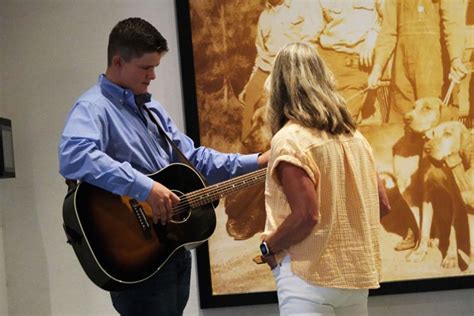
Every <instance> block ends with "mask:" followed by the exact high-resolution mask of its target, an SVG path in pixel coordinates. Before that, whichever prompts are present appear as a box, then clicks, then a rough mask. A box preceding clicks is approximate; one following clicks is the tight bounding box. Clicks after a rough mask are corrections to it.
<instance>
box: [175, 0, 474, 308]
mask: <svg viewBox="0 0 474 316" xmlns="http://www.w3.org/2000/svg"><path fill="white" fill-rule="evenodd" d="M323 2H324V1H322V2H321V3H323ZM318 3H319V2H318V1H312V2H308V1H303V0H300V1H298V0H293V1H289V0H285V1H266V0H237V1H212V0H176V10H177V21H178V34H179V48H180V56H181V71H182V83H183V89H184V102H185V109H184V110H185V117H186V131H187V134H188V135H189V136H190V137H192V138H193V140H194V141H195V142H196V144H197V145H205V146H208V147H211V148H214V149H216V150H219V151H222V152H241V153H253V152H261V151H264V150H266V149H268V147H269V141H270V138H271V135H270V134H269V132H268V126H267V125H266V123H265V100H266V99H265V88H264V86H265V81H266V79H267V78H268V74H269V72H270V70H271V58H272V56H273V57H274V55H275V54H274V53H275V52H272V51H271V50H272V49H274V50H275V49H276V47H278V45H280V46H281V45H284V43H285V41H286V42H288V41H296V40H301V41H307V42H311V43H314V45H316V47H317V48H318V52H320V54H321V56H322V57H323V59H324V60H325V62H326V63H327V65H328V67H329V68H330V69H331V70H332V72H333V73H334V77H335V79H336V82H337V88H338V89H339V90H340V91H339V92H340V93H341V95H342V96H343V97H345V99H346V102H347V105H348V107H349V109H350V110H351V113H353V112H354V109H356V112H355V115H354V117H355V118H356V119H357V120H358V126H359V130H360V131H361V132H362V133H363V134H364V136H365V137H366V138H367V139H368V140H369V142H370V143H371V145H372V147H373V150H374V155H375V158H376V160H377V168H378V171H379V172H380V174H381V176H382V178H383V180H384V183H385V185H386V188H387V191H388V193H389V199H390V202H391V204H392V212H391V213H390V214H389V215H387V216H385V217H384V218H382V219H381V230H380V231H381V232H380V242H381V256H382V283H381V287H380V288H379V289H377V290H373V291H371V292H370V293H371V295H380V294H394V293H409V292H419V291H432V290H447V289H461V288H470V287H472V286H473V285H474V264H473V262H474V256H473V251H472V250H471V249H473V248H474V247H473V245H474V212H473V208H472V207H473V205H472V198H473V197H472V196H471V195H470V194H474V192H470V191H469V190H470V189H472V190H474V189H473V188H472V186H474V184H472V183H470V184H469V183H468V184H467V187H464V188H461V187H460V185H459V181H458V180H459V179H457V178H456V177H454V178H453V174H454V171H453V170H454V169H449V168H445V169H443V170H444V171H445V172H446V174H449V175H450V177H451V178H450V179H451V180H453V181H451V183H450V186H448V188H447V189H446V188H444V190H445V191H440V192H439V194H440V195H439V196H441V195H443V194H444V195H443V197H445V198H446V199H445V200H444V201H447V202H446V203H444V202H440V201H438V200H435V199H434V200H433V201H419V198H420V197H422V196H424V194H425V192H437V191H436V190H437V186H435V185H432V184H427V183H425V182H424V181H421V180H419V179H421V178H423V177H421V178H420V177H415V176H414V174H415V175H417V174H419V173H420V172H421V171H420V170H422V168H421V167H420V166H421V165H420V161H421V160H422V159H425V158H426V159H428V161H430V162H433V165H436V161H438V162H439V160H440V159H438V158H436V157H435V154H434V153H433V152H434V150H433V151H430V152H428V151H427V150H426V149H425V151H424V153H423V148H426V144H425V143H421V145H420V144H419V143H418V146H419V147H417V148H415V149H413V148H411V147H410V146H411V145H410V144H412V143H416V142H413V139H411V138H410V139H407V138H409V136H410V135H411V136H413V135H415V136H417V137H418V136H420V137H421V136H422V135H425V133H426V132H427V131H425V130H424V131H415V130H416V128H415V127H414V124H415V123H410V122H411V121H415V119H419V118H421V119H426V120H427V119H428V117H429V115H428V114H426V113H425V112H423V113H424V114H419V115H418V114H416V113H414V112H412V111H415V110H416V109H417V107H423V109H425V110H427V109H428V108H430V109H433V108H436V109H437V110H438V111H444V112H447V111H446V109H450V110H453V111H454V112H453V113H454V114H452V116H449V118H447V119H445V118H441V117H440V116H439V115H438V116H436V117H438V121H436V122H434V123H431V124H432V125H430V126H429V129H427V130H429V131H431V132H430V133H431V134H430V135H431V137H432V138H434V137H436V135H437V133H438V130H437V128H438V129H440V128H441V127H445V125H449V126H457V127H458V128H460V129H462V131H463V132H465V131H468V132H470V131H471V130H472V122H473V117H474V115H473V103H474V88H473V81H474V80H472V79H471V77H472V64H473V61H474V54H473V51H474V43H470V42H469V40H468V41H467V46H466V47H465V48H464V51H463V53H462V55H460V56H459V58H460V59H461V61H462V63H463V65H464V68H463V71H464V77H463V79H462V80H461V82H460V83H459V84H457V83H451V82H450V80H449V77H448V73H449V71H450V64H449V62H447V61H449V60H450V58H446V57H447V56H448V55H446V54H448V52H447V51H446V47H447V45H448V46H449V45H451V46H452V45H454V44H452V43H446V42H447V39H446V38H445V37H442V38H443V39H444V40H442V41H441V43H438V44H436V43H434V44H433V43H432V44H433V45H435V44H436V45H438V46H435V47H439V52H437V53H436V54H434V53H433V51H434V50H433V48H432V47H431V46H429V47H431V48H430V49H429V51H430V54H429V55H426V56H424V55H422V56H423V58H424V59H426V58H431V59H432V60H434V62H433V64H432V65H433V66H430V68H429V69H431V70H433V69H437V70H439V82H440V86H439V91H440V93H437V94H433V95H427V96H423V97H419V98H414V99H413V101H409V102H411V103H408V106H409V109H408V110H407V109H404V108H401V109H400V108H397V107H400V106H401V104H403V103H402V101H401V100H400V95H397V93H400V92H402V94H403V93H404V92H409V90H410V89H412V90H413V89H418V90H415V92H416V93H420V91H421V88H419V87H407V88H406V90H402V91H400V85H397V84H398V82H397V81H396V80H398V79H395V78H396V76H395V71H397V70H396V67H398V65H397V64H396V61H394V60H392V59H389V60H387V62H386V64H385V65H384V68H383V69H384V71H383V73H382V75H381V77H380V78H379V79H380V80H379V81H378V85H377V88H376V89H371V90H369V89H367V80H368V77H369V74H370V73H371V70H372V68H371V67H372V64H371V63H372V62H373V55H369V58H368V59H367V60H369V62H368V63H369V64H367V65H364V67H362V61H361V59H360V58H359V57H360V56H361V55H360V54H354V53H352V52H348V51H344V50H343V51H338V50H337V49H335V48H333V47H331V45H330V41H329V39H328V38H324V37H323V34H325V33H324V32H325V31H324V28H325V27H328V26H327V25H328V23H329V22H328V21H331V19H333V18H334V17H333V18H331V17H328V15H331V14H334V12H340V10H345V9H347V8H345V7H346V6H347V5H348V4H350V9H351V10H354V12H360V13H356V15H355V16H354V17H353V18H355V19H359V21H360V19H362V21H366V22H364V23H367V26H366V28H367V30H369V29H373V30H377V31H376V33H375V36H377V35H378V36H380V34H381V33H380V32H382V31H380V25H383V16H382V14H381V12H383V11H382V10H383V8H380V7H378V5H379V1H375V0H374V1H354V2H353V3H351V2H350V1H344V0H341V1H333V2H332V3H333V4H334V3H335V7H332V8H331V7H330V8H326V7H323V8H319V10H320V11H321V12H320V13H321V14H320V15H317V14H316V13H314V12H318V11H317V10H310V9H308V8H307V7H306V6H307V5H308V4H311V5H313V4H314V5H316V4H318ZM465 3H466V8H464V9H465V11H463V13H462V15H461V18H462V19H461V20H462V21H466V23H465V24H462V32H463V33H464V34H465V35H466V38H467V39H469V38H470V39H473V38H474V22H473V20H474V18H473V17H472V16H470V15H469V14H473V12H474V5H473V1H472V0H470V1H467V2H465ZM281 5H284V6H286V7H285V8H284V9H281V8H280V7H279V6H281ZM323 6H324V5H323ZM469 6H472V8H473V9H472V10H470V9H469V8H468V7H469ZM336 9H337V10H336ZM284 10H289V11H288V12H284ZM338 10H339V11H338ZM417 10H421V9H420V8H418V9H417ZM387 12H390V11H387ZM468 13H469V14H468ZM310 14H314V16H313V15H310ZM460 14H461V13H460ZM372 15H373V16H375V18H374V19H369V18H367V17H369V16H372ZM364 19H366V20H364ZM310 21H311V23H316V24H315V25H317V27H313V26H314V25H311V27H308V26H307V25H306V24H305V23H309V22H310ZM371 23H372V24H371ZM374 23H375V24H374ZM373 24H374V25H373ZM359 25H363V23H362V24H361V23H359ZM440 30H441V28H440ZM366 33H367V32H365V31H364V34H366ZM298 36H299V39H298ZM364 36H365V37H364V40H366V41H369V39H368V36H367V35H364ZM422 40H423V41H427V45H428V44H429V45H431V44H430V43H429V39H426V38H424V39H422ZM374 44H375V39H374ZM416 44H417V45H418V46H423V45H419V44H420V43H416ZM377 45H379V43H378V42H377ZM420 49H421V48H420ZM371 52H372V53H373V51H371ZM394 54H396V48H394ZM434 55H436V56H435V57H433V56H434ZM341 58H342V59H341ZM435 58H438V59H435ZM338 65H339V66H340V65H342V67H346V69H342V70H341V69H337V67H338ZM417 66H419V67H426V65H423V64H422V61H420V64H419V65H417ZM350 67H352V69H349V68H350ZM431 70H430V71H431ZM350 71H353V72H354V75H353V77H351V78H350V82H351V83H353V82H355V81H357V80H358V81H359V82H362V83H360V85H359V87H353V88H354V89H352V90H350V89H346V90H345V87H342V86H343V85H342V82H343V81H344V80H345V78H344V74H347V73H349V72H350ZM428 77H429V78H430V79H429V82H430V84H432V83H433V78H435V76H434V75H433V73H430V74H429V76H428ZM397 78H399V77H397ZM419 81H421V79H419ZM435 88H436V87H435ZM435 88H434V89H435ZM397 113H398V115H399V119H398V120H397V119H396V117H397ZM400 113H401V114H402V115H400ZM407 113H411V115H412V116H414V118H415V119H412V120H409V119H405V120H404V119H403V115H405V117H407V115H408V114H407ZM445 123H449V124H445ZM410 124H412V125H410ZM408 132H414V133H413V135H412V134H409V133H408ZM415 132H416V133H415ZM468 135H470V141H471V142H472V134H468ZM411 136H410V137H411ZM419 141H420V142H423V141H426V138H423V137H421V138H420V140H419ZM468 141H469V139H468ZM468 146H470V145H469V144H468V143H462V144H461V145H460V146H458V147H457V148H458V149H459V148H460V149H463V148H464V149H467V148H468ZM414 152H415V153H416V155H418V156H417V157H415V159H412V158H413V157H412V156H416V155H415V154H413V153H414ZM436 159H438V160H436ZM413 161H415V162H413ZM440 163H442V161H441V162H440ZM469 164H470V162H468V161H465V160H463V165H462V168H463V169H457V170H458V171H460V170H461V171H462V172H461V173H459V172H458V173H457V174H458V175H459V174H461V177H464V176H466V177H469V175H468V171H469V168H470V167H471V166H470V165H469ZM458 166H459V164H458ZM423 170H424V169H423ZM472 170H474V169H472ZM472 170H471V171H472ZM404 177H405V178H404ZM414 178H416V179H418V180H417V181H415V180H413V179H414ZM407 179H408V180H410V179H411V180H413V182H410V183H409V184H407V182H406V180H407ZM467 179H469V178H467ZM471 179H472V178H471ZM454 180H456V181H454ZM404 181H405V182H404ZM468 182H469V181H468ZM430 185H431V186H430ZM263 189H264V186H263V184H262V185H259V186H257V187H254V188H252V189H248V190H245V191H242V192H238V193H236V194H234V195H231V196H228V197H226V198H225V199H223V200H221V201H220V203H219V205H218V206H217V208H216V217H217V228H216V231H215V232H214V234H213V236H212V237H211V238H210V239H209V240H208V242H207V243H205V244H203V245H201V246H200V247H198V248H197V259H198V262H197V264H198V275H199V277H198V281H199V295H200V303H201V307H202V308H209V307H222V306H235V305H250V304H265V303H275V302H277V297H276V293H275V284H274V280H273V277H272V275H271V271H270V270H269V268H268V267H267V266H266V265H257V264H255V263H254V262H253V261H252V258H253V257H254V256H256V255H258V254H259V249H258V245H259V243H260V235H261V233H262V232H263V229H264V225H265V218H266V215H265V210H264V204H263V202H264V201H263ZM440 190H441V189H440ZM453 192H454V193H453ZM455 192H457V193H456V194H455ZM458 193H462V194H458ZM432 196H433V195H432ZM435 196H436V194H435ZM456 198H458V200H456ZM417 199H418V200H417ZM423 202H429V203H430V204H429V205H430V207H431V208H428V207H427V206H426V203H423ZM456 203H457V204H456ZM470 203H471V204H470ZM453 205H460V207H459V208H457V207H456V208H454V207H453ZM423 212H424V213H423ZM423 214H424V215H423ZM453 240H454V241H453Z"/></svg>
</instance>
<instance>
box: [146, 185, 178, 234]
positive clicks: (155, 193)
mask: <svg viewBox="0 0 474 316" xmlns="http://www.w3.org/2000/svg"><path fill="white" fill-rule="evenodd" d="M146 201H147V203H148V204H149V205H150V206H151V209H152V213H153V223H155V224H157V223H158V221H160V222H161V224H162V225H165V224H166V223H167V222H168V221H170V220H171V217H172V216H173V207H174V206H176V205H177V204H178V202H179V197H178V196H177V195H176V194H174V193H173V192H172V191H171V190H169V189H168V188H167V187H165V186H164V185H162V184H160V183H158V182H154V183H153V187H152V188H151V191H150V194H149V195H148V198H147V200H146Z"/></svg>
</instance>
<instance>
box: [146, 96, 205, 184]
mask: <svg viewBox="0 0 474 316" xmlns="http://www.w3.org/2000/svg"><path fill="white" fill-rule="evenodd" d="M142 106H143V108H144V109H145V111H146V112H147V113H148V116H150V119H151V121H152V122H153V123H154V124H155V125H156V127H157V128H158V131H159V132H160V135H161V137H162V138H163V139H166V141H167V142H168V143H169V144H170V145H171V147H173V150H174V151H175V152H176V154H177V155H178V159H179V161H180V162H181V163H183V164H185V165H188V166H189V167H191V168H192V169H193V170H194V171H196V173H197V174H198V175H199V176H200V177H201V179H202V180H203V181H204V183H205V184H206V185H207V181H206V178H205V177H204V176H203V175H202V174H201V172H200V171H199V170H197V169H196V167H194V166H193V164H192V163H191V161H189V159H188V158H186V156H185V155H184V154H183V152H182V151H181V150H180V149H179V148H178V146H176V145H175V143H174V142H173V141H172V140H171V139H170V138H169V136H168V135H167V134H166V132H165V131H164V130H163V128H162V127H161V125H160V124H159V123H158V121H157V120H156V118H155V116H154V115H153V113H152V112H151V111H150V109H149V108H147V107H146V106H145V104H143V105H142Z"/></svg>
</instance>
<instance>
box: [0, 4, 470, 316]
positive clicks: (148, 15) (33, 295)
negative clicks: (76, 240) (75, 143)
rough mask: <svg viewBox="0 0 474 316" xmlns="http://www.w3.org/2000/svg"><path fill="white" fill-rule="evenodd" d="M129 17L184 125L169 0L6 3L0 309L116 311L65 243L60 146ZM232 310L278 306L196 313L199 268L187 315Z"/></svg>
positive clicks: (436, 299)
mask: <svg viewBox="0 0 474 316" xmlns="http://www.w3.org/2000/svg"><path fill="white" fill-rule="evenodd" d="M128 16H141V17H143V18H145V19H147V20H149V21H150V22H152V23H153V24H154V25H156V26H157V28H158V29H159V30H160V31H161V32H162V33H163V35H164V36H165V37H166V38H167V39H168V40H169V45H170V53H168V55H167V56H166V57H165V58H164V59H163V60H162V64H161V66H160V67H159V69H158V71H157V76H158V79H157V80H156V82H155V83H154V85H153V87H152V93H153V94H154V96H155V97H157V98H158V99H159V100H161V101H162V103H163V104H164V105H165V106H166V107H167V110H168V111H169V112H170V114H171V116H172V117H174V118H175V120H176V122H177V124H178V126H180V127H183V126H184V124H183V109H182V96H181V83H180V75H179V58H178V44H177V34H176V21H175V11H174V1H173V0H135V1H134V0H114V1H113V0H101V1H94V0H82V1H74V0H62V1H55V0H36V1H35V0H1V1H0V27H1V28H0V30H1V32H0V36H1V37H0V39H1V42H0V69H2V70H1V72H0V86H1V90H0V91H1V93H0V115H5V116H8V117H9V118H10V119H12V121H13V130H14V142H15V143H14V146H15V162H16V172H17V177H16V178H15V179H6V180H0V214H2V218H3V219H2V221H0V223H1V224H0V228H1V227H3V238H2V234H0V315H4V314H6V312H5V311H6V308H7V307H6V305H8V314H9V315H114V314H115V313H114V310H113V308H112V307H111V304H110V300H109V297H108V294H107V293H106V292H104V291H102V290H100V289H98V288H97V287H95V286H94V285H93V284H92V283H91V282H90V281H89V280H88V279H87V278H86V277H85V275H84V273H83V271H82V270H81V268H80V266H79V264H78V262H77V260H76V258H75V256H74V255H73V252H72V249H71V248H70V247H69V246H68V245H67V244H66V243H65V236H64V233H63V231H62V227H61V225H62V218H61V207H62V199H63V195H64V193H65V185H64V184H63V180H62V178H61V177H60V176H59V174H58V163H57V157H56V152H57V143H58V137H59V134H60V132H61V129H62V126H63V122H64V118H65V116H66V114H67V112H68V110H69V108H70V107H71V105H72V103H73V102H74V100H75V98H76V97H77V96H78V95H79V93H80V92H81V91H84V90H85V89H87V88H88V87H89V86H90V85H91V84H93V83H94V82H95V81H96V80H97V76H98V75H99V73H101V72H103V71H105V66H106V43H107V36H108V32H109V30H110V29H111V28H112V27H113V25H114V24H115V23H116V22H117V21H119V20H120V19H123V18H125V17H128ZM2 239H3V247H2V246H1V241H2ZM2 248H3V253H4V255H5V261H4V262H3V259H1V258H3V256H2ZM5 279H6V280H7V282H8V286H7V288H5V286H3V284H4V283H5V282H4V280H5ZM2 293H6V294H7V299H8V304H6V302H5V298H2V297H5V295H4V294H2ZM4 302H5V304H4ZM473 302H474V290H464V291H448V292H432V293H419V294H411V295H393V296H384V297H372V298H370V301H369V305H370V310H371V312H372V314H373V315H379V314H382V313H383V314H385V315H387V316H390V315H400V314H403V315H410V314H411V315H413V314H417V315H429V314H432V313H435V312H437V314H452V315H468V314H470V313H471V312H472V310H474V306H473V304H474V303H473ZM230 313H232V314H237V315H255V314H257V313H258V314H260V315H278V308H277V306H276V305H261V306H247V307H238V308H237V307H236V308H222V309H212V310H206V311H200V310H199V303H198V289H197V282H196V271H195V267H193V274H192V284H191V297H190V300H189V302H188V305H187V308H186V310H185V315H199V314H200V315H223V314H230Z"/></svg>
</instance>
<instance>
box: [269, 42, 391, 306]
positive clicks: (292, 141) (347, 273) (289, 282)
mask: <svg viewBox="0 0 474 316" xmlns="http://www.w3.org/2000/svg"><path fill="white" fill-rule="evenodd" d="M269 90H270V91H269V103H268V109H267V110H268V117H269V123H270V125H271V129H272V142H271V158H270V162H269V164H268V173H269V174H268V176H267V182H266V188H265V204H266V211H267V222H266V229H265V233H264V234H263V235H262V239H263V241H262V244H261V245H260V248H261V251H262V258H263V259H264V261H266V262H267V263H268V264H269V265H270V267H271V268H272V272H273V275H274V277H275V280H276V285H277V292H278V301H279V307H280V312H281V314H282V315H293V314H305V315H334V314H336V315H343V314H345V315H365V314H367V297H368V289H370V288H378V287H379V280H380V271H381V259H380V250H379V240H378V230H379V220H380V214H379V212H386V211H388V210H389V204H388V200H387V197H386V193H385V190H384V188H383V186H382V185H381V183H380V181H378V176H377V173H376V169H375V161H374V157H373V155H372V150H371V148H370V145H369V143H368V142H367V140H366V139H365V138H364V137H363V136H362V135H361V134H360V133H359V132H358V131H357V130H356V126H355V123H354V121H353V120H352V118H351V115H350V113H349V111H348V110H347V108H346V105H345V102H344V100H343V99H342V98H341V96H340V95H339V94H338V93H337V92H335V83H334V79H333V76H332V74H331V73H330V72H329V71H328V69H327V68H326V66H325V64H324V62H323V61H322V59H321V58H320V57H319V56H318V54H317V52H316V51H315V50H314V49H313V48H312V47H311V46H309V45H306V44H303V43H292V44H288V45H287V46H285V47H284V48H282V50H281V51H280V52H279V53H278V55H277V57H276V59H275V62H274V66H273V70H272V73H271V77H270V83H269ZM379 201H380V202H379Z"/></svg>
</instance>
